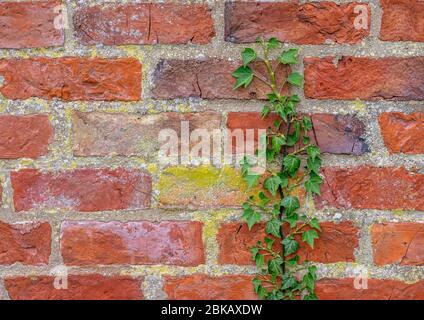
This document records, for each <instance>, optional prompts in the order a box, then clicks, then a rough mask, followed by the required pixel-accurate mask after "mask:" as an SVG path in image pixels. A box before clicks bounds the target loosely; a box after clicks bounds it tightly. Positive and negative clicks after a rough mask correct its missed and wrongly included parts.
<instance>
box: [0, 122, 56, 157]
mask: <svg viewBox="0 0 424 320" xmlns="http://www.w3.org/2000/svg"><path fill="white" fill-rule="evenodd" d="M52 140H53V128H52V126H51V124H50V121H49V117H48V115H41V114H40V115H30V116H10V115H3V116H0V158H1V159H18V158H33V159H35V158H38V157H40V156H43V155H46V154H47V152H48V147H49V144H50V143H51V142H52Z"/></svg>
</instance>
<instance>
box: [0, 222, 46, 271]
mask: <svg viewBox="0 0 424 320" xmlns="http://www.w3.org/2000/svg"><path fill="white" fill-rule="evenodd" d="M50 243H51V227H50V225H49V224H48V223H36V222H32V223H29V222H28V223H16V224H7V223H4V222H1V221H0V265H11V264H14V263H22V264H26V265H45V264H48V263H49V257H50V251H51V249H50Z"/></svg>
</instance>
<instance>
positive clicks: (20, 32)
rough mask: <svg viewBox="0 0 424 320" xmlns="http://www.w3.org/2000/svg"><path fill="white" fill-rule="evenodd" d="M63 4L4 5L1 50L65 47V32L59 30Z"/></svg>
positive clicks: (0, 7) (0, 12)
mask: <svg viewBox="0 0 424 320" xmlns="http://www.w3.org/2000/svg"><path fill="white" fill-rule="evenodd" d="M60 4H61V1H39V2H35V3H34V2H32V1H26V2H3V3H0V26H1V28H0V48H6V49H22V48H36V47H52V46H61V45H63V42H64V32H63V30H62V29H56V28H55V19H56V20H57V17H58V16H59V12H58V11H56V12H55V10H54V9H55V7H57V6H60Z"/></svg>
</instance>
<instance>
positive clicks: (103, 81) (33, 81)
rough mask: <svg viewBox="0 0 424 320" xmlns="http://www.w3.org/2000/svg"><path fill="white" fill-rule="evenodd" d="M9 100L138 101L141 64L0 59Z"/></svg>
mask: <svg viewBox="0 0 424 320" xmlns="http://www.w3.org/2000/svg"><path fill="white" fill-rule="evenodd" d="M0 75H1V76H3V77H4V79H5V80H4V83H3V85H2V86H1V87H0V93H1V94H2V95H4V96H5V97H6V98H8V99H12V100H17V99H28V98H31V97H36V98H42V99H47V100H51V99H59V100H64V101H75V100H105V101H112V100H122V101H131V100H139V99H140V96H141V64H140V62H139V61H138V60H135V59H133V58H122V59H104V58H78V57H66V58H58V59H53V58H28V59H0Z"/></svg>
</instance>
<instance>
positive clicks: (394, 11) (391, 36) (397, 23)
mask: <svg viewBox="0 0 424 320" xmlns="http://www.w3.org/2000/svg"><path fill="white" fill-rule="evenodd" d="M381 5H382V7H383V17H382V21H381V34H380V39H381V40H383V41H424V3H423V2H422V1H420V0H382V1H381Z"/></svg>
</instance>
